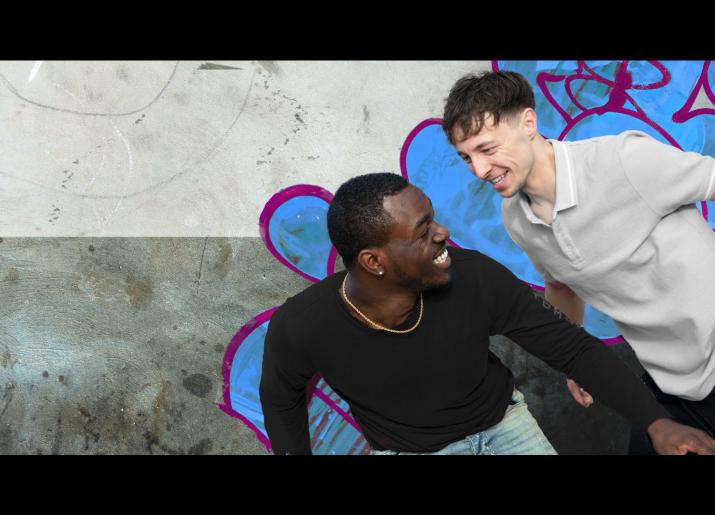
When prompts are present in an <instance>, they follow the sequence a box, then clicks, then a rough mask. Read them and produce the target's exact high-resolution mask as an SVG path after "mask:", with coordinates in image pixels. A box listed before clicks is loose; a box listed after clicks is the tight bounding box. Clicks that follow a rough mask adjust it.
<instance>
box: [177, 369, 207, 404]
mask: <svg viewBox="0 0 715 515" xmlns="http://www.w3.org/2000/svg"><path fill="white" fill-rule="evenodd" d="M182 385H183V386H184V388H186V389H187V390H188V391H189V392H190V393H191V394H192V395H195V396H196V397H200V398H202V399H204V398H206V396H207V395H208V394H209V392H210V391H211V388H212V383H211V379H209V378H208V377H206V376H205V375H203V374H193V375H190V376H189V377H187V378H186V379H184V381H183V382H182Z"/></svg>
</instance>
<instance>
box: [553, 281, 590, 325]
mask: <svg viewBox="0 0 715 515" xmlns="http://www.w3.org/2000/svg"><path fill="white" fill-rule="evenodd" d="M544 297H546V300H548V301H549V303H550V304H551V305H552V306H554V307H555V308H556V309H558V310H559V311H561V313H563V314H564V315H566V318H568V319H569V320H571V322H573V323H574V324H576V325H583V314H584V302H583V300H581V297H579V296H578V295H577V294H576V293H575V292H574V291H573V290H572V289H571V288H569V287H568V286H566V285H565V284H563V283H558V282H547V283H546V291H545V292H544Z"/></svg>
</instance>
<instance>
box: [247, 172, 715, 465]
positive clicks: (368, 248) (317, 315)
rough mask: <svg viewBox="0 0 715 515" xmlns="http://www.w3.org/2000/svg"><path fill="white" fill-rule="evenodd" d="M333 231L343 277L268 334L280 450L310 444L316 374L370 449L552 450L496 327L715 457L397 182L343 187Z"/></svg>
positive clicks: (366, 181)
mask: <svg viewBox="0 0 715 515" xmlns="http://www.w3.org/2000/svg"><path fill="white" fill-rule="evenodd" d="M328 231H329V233H330V239H331V241H332V242H333V244H334V245H335V247H336V249H337V250H338V252H339V253H340V255H341V257H342V258H343V262H344V264H345V266H346V268H347V271H342V272H337V273H335V274H333V275H331V276H329V277H327V278H325V279H323V280H322V281H320V282H319V283H317V284H314V285H312V286H310V287H308V288H307V289H306V290H304V291H303V292H301V293H299V294H298V295H296V296H294V297H291V298H290V299H288V300H287V301H286V302H285V303H284V304H283V306H282V307H281V308H280V309H279V310H278V311H277V312H276V313H275V314H274V315H273V317H272V319H271V323H270V325H269V328H268V333H267V335H266V340H265V350H264V357H263V370H262V376H261V385H260V397H261V405H262V408H263V415H264V422H265V427H266V431H267V433H268V437H269V439H270V441H271V445H272V447H273V450H274V452H275V453H276V454H310V452H311V447H310V435H309V430H308V427H309V426H308V409H307V401H308V399H307V395H306V385H307V384H308V382H309V381H310V380H311V378H312V377H313V376H314V374H316V373H319V374H320V375H321V376H322V377H323V378H324V379H325V381H326V382H327V383H328V384H329V385H330V386H331V388H332V389H333V390H334V391H335V392H336V393H338V394H339V395H340V396H341V397H342V398H343V399H344V400H345V401H346V402H347V403H348V404H349V406H350V410H351V412H352V415H353V417H354V418H355V420H356V421H357V423H358V424H359V425H360V428H361V429H362V431H363V434H364V435H365V438H366V439H367V441H368V443H369V444H370V445H371V446H372V448H373V451H372V452H373V453H374V454H415V453H416V454H427V453H435V454H554V453H555V451H554V449H553V447H552V446H551V445H550V443H549V442H548V440H547V439H546V437H545V436H544V434H543V432H542V431H541V429H540V428H539V426H538V424H537V423H536V421H535V420H534V418H533V417H532V416H531V414H530V413H529V410H528V407H527V404H526V402H525V400H524V396H523V395H522V394H521V393H520V392H519V391H518V390H517V389H516V388H515V385H514V376H513V374H512V372H511V371H510V370H509V369H508V368H506V367H505V366H504V365H503V364H502V363H501V361H500V360H499V359H498V358H497V357H496V356H495V355H494V354H493V353H492V352H491V351H490V350H489V337H490V336H491V335H495V334H503V335H505V336H507V337H509V338H510V339H511V340H513V341H514V342H516V343H517V344H518V345H520V346H522V347H523V348H524V349H526V350H527V351H528V352H530V353H532V354H533V355H535V356H537V357H539V358H541V359H542V360H544V361H545V362H546V363H548V364H549V365H551V366H552V367H554V368H555V369H557V370H560V371H562V372H564V373H566V374H568V376H569V377H573V378H575V379H576V380H577V381H579V382H580V383H581V384H583V385H584V386H586V387H587V388H589V390H590V391H592V392H594V393H595V394H596V395H598V397H599V399H600V400H601V401H603V403H604V404H606V405H608V406H610V407H612V408H613V409H615V410H616V411H617V412H619V413H620V414H622V415H623V416H625V417H627V418H629V419H630V420H631V421H632V422H633V423H634V424H635V425H636V426H638V427H641V428H643V429H644V430H646V431H648V434H649V435H650V437H651V438H652V439H653V442H654V445H655V446H656V448H657V449H658V451H659V452H661V453H668V454H682V453H684V452H687V451H688V450H690V451H693V452H698V453H713V452H715V441H713V440H712V439H710V438H708V437H707V435H706V434H705V433H703V432H702V431H698V430H695V429H692V428H689V427H686V426H682V425H680V424H677V423H675V422H673V421H672V420H670V419H669V418H668V413H667V412H666V411H665V410H664V409H663V408H662V407H661V406H660V405H659V404H658V403H657V402H656V401H655V399H654V397H653V395H652V394H651V393H650V392H648V390H647V389H646V388H645V387H644V386H643V385H642V384H641V383H640V382H639V381H638V378H637V377H635V376H634V375H633V374H632V372H631V371H630V370H629V369H628V368H627V367H626V366H625V365H624V364H623V363H622V362H621V361H620V360H619V359H618V358H617V357H616V356H615V355H614V354H613V353H612V352H611V351H610V350H609V349H607V348H606V347H604V346H603V345H602V344H601V343H600V342H599V341H598V340H597V339H595V338H594V337H592V336H590V335H589V334H588V333H586V332H585V331H583V330H582V329H581V328H579V327H577V326H575V325H573V324H571V323H570V322H569V321H567V320H566V319H565V318H564V317H562V316H561V314H560V313H559V312H557V311H555V310H553V309H552V308H550V306H548V305H544V303H543V301H542V300H541V299H540V298H539V297H538V296H535V295H534V294H533V292H532V291H531V290H530V288H529V287H528V286H526V285H525V284H524V283H522V282H521V281H519V280H518V279H517V278H516V277H515V276H514V275H513V274H512V273H511V272H509V271H508V270H507V269H506V268H505V267H503V266H502V265H500V264H499V263H497V262H496V261H494V260H492V259H490V258H488V257H487V256H484V255H483V254H480V253H479V252H475V251H470V250H462V249H455V248H448V247H447V240H448V238H449V231H448V230H447V228H446V227H444V226H442V225H440V224H439V223H437V222H436V221H435V220H434V210H433V209H432V204H431V202H430V200H429V199H428V198H427V197H426V196H425V195H424V193H422V191H421V190H419V189H418V188H415V187H414V186H412V185H410V184H408V183H407V182H406V181H405V179H404V178H402V177H401V176H399V175H396V174H389V173H378V174H368V175H362V176H359V177H355V178H353V179H350V180H349V181H347V182H346V183H345V184H343V185H342V186H341V187H340V188H339V189H338V191H337V193H336V194H335V197H334V199H333V201H332V203H331V205H330V209H329V211H328ZM605 371H607V372H605Z"/></svg>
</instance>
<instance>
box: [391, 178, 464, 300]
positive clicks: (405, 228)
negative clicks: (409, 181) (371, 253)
mask: <svg viewBox="0 0 715 515" xmlns="http://www.w3.org/2000/svg"><path fill="white" fill-rule="evenodd" d="M383 207H384V209H385V210H386V211H387V212H388V213H389V214H390V216H391V217H392V218H393V220H394V223H393V225H392V228H391V231H390V235H389V241H388V243H387V244H386V245H385V246H384V247H383V248H384V250H385V252H386V254H387V262H386V272H387V273H388V274H389V277H391V278H394V279H395V281H396V282H397V284H399V285H400V286H402V287H405V288H408V289H410V290H413V291H423V290H427V289H430V288H434V287H438V286H444V285H447V284H449V281H450V279H451V273H450V270H449V267H450V264H451V263H452V260H451V258H450V257H449V253H448V252H447V249H446V246H447V240H448V239H449V230H448V229H447V228H446V227H444V226H443V225H440V224H438V223H437V222H435V221H434V209H432V203H431V202H430V200H429V199H428V198H427V196H426V195H425V194H424V193H422V191H421V190H419V189H418V188H416V187H414V186H412V185H410V186H408V187H407V188H405V189H403V190H402V191H401V192H399V193H398V194H396V195H392V196H391V197H386V198H385V200H384V203H383Z"/></svg>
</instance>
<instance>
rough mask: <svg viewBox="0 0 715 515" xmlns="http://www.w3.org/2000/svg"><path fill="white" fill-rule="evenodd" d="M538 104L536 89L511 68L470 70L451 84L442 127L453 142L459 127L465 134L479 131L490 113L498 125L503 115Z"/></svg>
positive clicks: (515, 112)
mask: <svg viewBox="0 0 715 515" xmlns="http://www.w3.org/2000/svg"><path fill="white" fill-rule="evenodd" d="M535 106H536V102H535V99H534V92H533V91H532V89H531V85H530V84H529V81H527V80H526V79H525V78H524V76H523V75H520V74H518V73H516V72H508V71H498V72H482V73H480V74H477V75H475V74H471V73H470V74H468V75H465V76H464V77H462V78H461V79H459V80H458V81H457V82H455V84H454V86H452V89H451V91H450V92H449V96H448V97H447V100H446V102H445V106H444V116H443V120H442V129H444V132H445V134H446V135H447V139H448V140H449V142H450V143H451V144H452V145H454V144H455V140H454V129H455V128H456V127H459V128H460V129H461V130H462V134H464V135H465V136H467V135H473V134H477V133H478V132H479V131H481V130H482V127H484V118H485V116H486V115H487V114H491V115H492V117H493V119H494V123H495V124H497V123H499V120H500V119H501V118H502V117H504V116H507V117H508V116H511V115H514V114H517V113H518V112H519V111H521V110H522V109H526V108H527V107H531V108H532V109H534V108H535Z"/></svg>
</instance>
